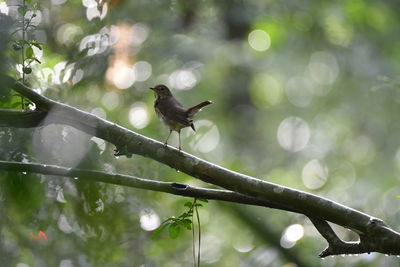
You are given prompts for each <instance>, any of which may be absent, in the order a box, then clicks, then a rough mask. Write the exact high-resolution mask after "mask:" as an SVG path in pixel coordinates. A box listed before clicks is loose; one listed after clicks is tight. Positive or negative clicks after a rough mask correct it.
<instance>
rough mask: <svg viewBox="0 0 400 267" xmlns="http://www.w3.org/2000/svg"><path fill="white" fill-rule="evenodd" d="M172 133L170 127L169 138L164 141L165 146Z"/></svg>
mask: <svg viewBox="0 0 400 267" xmlns="http://www.w3.org/2000/svg"><path fill="white" fill-rule="evenodd" d="M171 133H172V130H171V129H170V130H169V135H168V136H167V139H166V140H165V142H164V146H166V145H167V144H168V139H169V137H170V136H171Z"/></svg>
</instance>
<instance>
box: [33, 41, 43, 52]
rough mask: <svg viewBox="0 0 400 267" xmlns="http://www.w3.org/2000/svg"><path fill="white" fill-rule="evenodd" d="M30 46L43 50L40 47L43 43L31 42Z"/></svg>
mask: <svg viewBox="0 0 400 267" xmlns="http://www.w3.org/2000/svg"><path fill="white" fill-rule="evenodd" d="M30 44H31V45H33V46H35V47H37V48H38V49H39V50H42V49H43V47H42V46H43V43H39V42H36V41H31V42H30Z"/></svg>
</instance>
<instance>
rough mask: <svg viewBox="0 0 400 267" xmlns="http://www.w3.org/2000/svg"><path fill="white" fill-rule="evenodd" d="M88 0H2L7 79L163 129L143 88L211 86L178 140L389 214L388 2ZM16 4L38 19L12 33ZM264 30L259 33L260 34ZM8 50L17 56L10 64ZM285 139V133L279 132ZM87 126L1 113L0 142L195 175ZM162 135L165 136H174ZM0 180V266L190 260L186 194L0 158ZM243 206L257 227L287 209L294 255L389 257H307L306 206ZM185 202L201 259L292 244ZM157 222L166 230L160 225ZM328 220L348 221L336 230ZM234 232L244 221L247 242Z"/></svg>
mask: <svg viewBox="0 0 400 267" xmlns="http://www.w3.org/2000/svg"><path fill="white" fill-rule="evenodd" d="M89 2H90V1H83V2H80V1H66V2H65V1H51V2H41V5H42V6H41V8H40V10H39V9H38V6H36V1H34V0H32V1H27V3H29V4H30V7H31V9H33V10H36V11H35V12H31V11H29V10H28V9H27V8H25V7H22V6H21V5H20V4H21V3H22V1H19V2H18V3H17V6H13V5H9V6H7V7H8V8H9V10H8V15H5V14H2V13H4V12H5V11H3V10H5V9H4V7H3V6H4V4H3V3H6V2H1V4H2V6H1V8H0V10H1V12H0V33H1V36H2V38H1V39H0V71H1V72H5V73H7V74H11V73H12V74H13V75H14V76H15V77H17V78H18V77H19V76H20V75H21V71H23V72H25V73H26V74H28V73H29V74H30V75H29V77H28V79H27V82H28V83H29V84H30V85H31V86H32V87H33V88H35V89H37V90H39V91H40V92H41V93H43V94H45V95H47V96H49V97H51V98H53V99H55V100H58V101H61V102H66V103H68V104H71V105H74V106H76V107H78V108H80V109H83V110H87V111H89V112H92V113H94V114H96V115H98V116H101V117H104V118H106V119H107V120H110V121H112V122H115V123H117V124H120V125H122V126H124V127H127V128H129V129H133V130H135V131H137V132H138V133H140V134H143V135H146V136H149V137H151V138H155V139H157V140H163V139H164V138H165V137H166V136H165V135H166V133H167V132H166V130H165V128H163V126H162V124H161V123H160V122H159V121H158V119H157V117H156V116H155V114H154V111H153V108H152V106H153V101H154V96H153V94H152V93H151V92H149V90H148V88H149V87H151V86H154V85H155V84H158V83H166V84H168V85H170V87H171V88H172V90H173V93H174V94H175V96H176V97H177V98H178V99H179V100H181V102H183V104H184V105H185V106H190V105H194V104H196V103H197V102H200V101H203V100H208V99H210V100H212V101H213V102H214V103H215V104H213V105H212V107H211V106H210V108H209V109H204V111H202V113H200V114H199V115H198V116H197V117H196V118H195V122H194V123H195V125H199V126H200V129H199V131H198V132H197V133H192V132H190V131H189V130H188V131H186V130H184V131H183V133H182V142H183V147H184V148H185V150H187V151H188V152H190V153H193V154H195V155H198V156H199V157H201V158H205V159H207V160H210V161H212V162H215V163H218V164H221V165H222V166H224V167H227V168H230V169H233V170H238V171H240V172H243V173H248V174H250V175H254V176H256V177H259V178H262V179H265V180H268V181H271V182H276V183H280V184H283V185H287V186H291V187H294V188H299V189H302V190H309V191H312V192H314V193H317V194H319V195H321V196H325V197H328V198H331V199H332V200H335V201H338V202H340V203H343V204H346V205H350V206H352V207H354V208H358V209H361V210H363V211H365V212H368V213H371V215H375V216H377V217H380V218H382V219H384V220H385V221H386V222H387V223H388V224H389V225H391V226H394V227H395V226H396V225H398V221H399V219H400V209H399V208H396V207H398V206H399V205H398V195H399V192H400V188H399V186H398V179H399V175H400V156H399V155H400V152H399V151H400V148H399V147H400V143H399V141H398V133H399V131H400V123H399V120H398V116H397V114H398V113H399V103H400V94H399V89H400V86H399V79H398V77H399V71H400V52H399V49H398V47H399V44H400V32H399V31H400V29H399V27H396V25H399V23H400V16H399V14H398V12H396V11H397V10H400V5H399V3H397V2H376V3H375V2H365V1H361V0H354V1H346V2H343V3H342V2H321V1H300V2H296V1H292V2H287V1H286V2H279V1H247V2H246V1H242V0H235V1H225V0H224V1H206V2H197V3H195V5H192V4H194V3H192V4H189V2H187V1H172V2H169V1H147V2H146V1H108V3H111V4H112V5H109V6H107V4H105V2H102V3H99V1H91V2H90V3H89ZM6 5H8V2H7V3H6ZM106 7H108V8H107V9H106ZM103 10H106V11H103ZM21 16H25V20H27V19H29V20H31V21H33V22H35V24H32V25H31V26H32V27H29V31H28V32H29V33H28V34H27V39H26V40H25V41H21V33H20V24H21V23H20V22H21V21H20V20H21ZM38 21H39V22H38ZM254 30H261V31H263V32H265V33H267V35H266V34H263V33H262V32H259V33H262V34H261V35H259V36H258V37H257V38H255V39H254V40H253V41H254V43H252V45H253V46H252V45H251V44H250V42H249V41H250V40H249V34H250V33H251V32H253V31H254ZM13 32H14V33H13ZM121 33H123V34H121ZM263 36H264V37H265V36H269V38H270V46H269V47H268V46H266V45H265V42H266V40H264V39H263V38H264V37H263ZM254 45H255V46H254ZM254 47H256V48H257V47H258V48H262V49H261V50H262V51H256V50H254ZM22 49H24V50H22ZM263 49H265V50H263ZM21 52H24V55H25V57H26V60H27V66H26V68H24V69H20V70H18V71H16V70H15V68H16V66H18V64H21V61H20V60H21V59H20V55H21ZM138 62H141V63H140V64H137V63H138ZM143 66H144V67H143ZM17 69H18V67H17ZM116 81H117V83H116ZM118 82H119V83H118ZM116 84H120V85H121V84H122V85H126V84H128V85H129V86H127V88H126V89H119V88H118V87H117V86H116ZM173 85H175V86H173ZM176 85H178V86H176ZM182 88H183V89H184V90H178V89H182ZM23 102H24V103H23V104H24V106H23V105H22V101H21V98H20V96H19V95H17V94H15V92H13V91H12V90H8V89H7V88H4V89H2V90H0V107H1V108H11V109H22V108H27V107H28V106H29V102H27V101H26V100H25V101H23ZM133 111H134V112H133ZM130 114H131V115H130ZM132 114H134V116H133V115H132ZM138 119H139V120H138ZM287 119H289V120H287ZM138 121H139V122H140V123H138ZM200 121H201V122H200ZM288 121H289V122H292V123H289V124H285V123H284V122H288ZM132 122H134V123H132ZM296 122H301V124H299V123H297V124H296ZM196 123H197V124H196ZM138 125H139V126H140V127H142V128H140V127H137V126H138ZM207 125H213V126H212V127H208V126H207ZM300 126H301V127H300ZM52 127H53V128H52ZM207 127H208V128H207ZM211 129H214V130H213V132H211ZM278 129H281V131H278ZM282 129H283V130H282ZM304 129H306V130H304ZM305 132H307V134H308V135H307V136H308V138H304V136H302V134H303V135H305ZM215 133H218V135H219V136H220V137H219V138H218V139H216V137H215ZM279 134H280V135H279ZM307 136H306V137H307ZM282 138H283V140H284V141H285V142H283V143H282V142H281V143H280V142H278V140H280V141H282ZM89 140H90V137H88V136H83V137H82V136H81V135H80V134H78V133H77V132H71V129H69V128H68V127H65V126H60V127H58V126H57V127H54V125H52V126H46V127H40V128H37V129H6V128H1V129H0V144H1V145H0V155H1V158H2V159H5V160H17V161H39V162H42V163H51V162H53V163H56V164H60V165H65V166H70V165H71V166H76V165H79V167H81V168H88V169H100V170H106V171H109V172H120V173H129V174H131V175H137V176H142V177H146V178H152V179H158V180H164V181H177V182H185V183H187V182H190V183H193V184H195V185H198V184H199V183H200V182H199V181H197V180H194V179H193V178H190V177H188V176H186V175H184V174H182V173H177V172H176V171H175V170H173V169H171V168H169V167H168V166H164V165H160V164H158V163H156V162H152V161H149V160H148V159H146V158H142V157H138V156H132V157H131V158H129V159H127V158H126V157H122V156H121V157H118V158H117V159H116V158H115V157H114V155H113V154H114V151H113V150H114V149H115V148H114V147H113V146H111V145H109V144H101V146H102V148H101V149H100V143H96V144H94V143H92V142H91V141H89ZM215 140H218V143H217V145H215V146H212V145H211V144H213V142H215ZM305 141H306V142H305ZM171 142H172V145H175V144H176V143H177V137H176V136H174V135H173V136H172V137H171ZM174 142H175V143H174ZM302 142H303V143H302ZM304 142H305V143H304ZM89 144H90V145H89ZM198 144H201V146H202V147H201V148H199V145H198ZM282 144H285V145H284V146H282ZM300 144H301V146H299V145H300ZM297 147H301V148H302V149H300V150H298V151H295V150H294V149H293V148H297ZM207 148H211V149H209V150H208V149H207ZM118 149H120V151H121V152H124V148H123V147H122V148H121V147H120V148H118ZM202 151H209V152H207V153H203V152H202ZM310 162H313V163H315V162H317V163H318V164H309V163H310ZM72 163H74V164H72ZM306 166H307V168H306ZM320 173H323V178H324V180H323V182H324V183H323V185H321V186H320V187H315V188H314V187H313V188H309V187H307V185H310V184H315V182H318V181H320V178H321V175H319V174H320ZM0 180H1V181H0V182H1V187H0V201H1V206H0V210H1V211H2V212H3V214H6V216H4V220H2V222H1V223H0V226H1V229H2V231H1V234H2V239H1V240H2V241H1V242H0V257H1V258H4V259H7V262H6V263H5V264H6V265H10V266H13V265H16V264H18V263H20V262H23V263H25V264H28V265H32V266H33V265H35V263H37V262H46V263H48V265H47V266H56V265H57V266H58V265H61V263H60V262H64V261H65V260H67V261H70V262H71V264H75V265H77V266H78V265H79V264H81V265H85V264H86V263H87V264H89V265H93V266H117V265H118V266H123V265H127V266H131V265H135V266H140V265H146V266H170V265H177V264H178V265H182V266H187V265H190V264H191V261H190V260H188V259H189V258H190V255H191V249H190V246H189V244H190V243H191V239H190V238H189V234H187V232H188V231H184V230H185V229H188V230H189V229H190V227H192V222H191V216H190V215H191V213H190V212H189V211H190V205H191V204H190V202H188V203H187V204H186V206H185V204H184V202H186V200H182V199H180V198H176V197H172V196H169V195H164V194H159V193H153V192H141V191H138V190H128V189H125V188H121V187H117V186H110V185H104V184H98V183H94V182H87V181H86V182H84V181H81V180H80V179H79V178H78V179H71V180H70V179H61V180H60V179H59V178H55V177H51V176H47V177H44V176H36V175H31V174H23V173H20V174H9V173H2V175H1V179H0ZM305 181H307V182H305ZM201 185H202V184H201ZM182 207H183V209H184V211H182ZM147 209H151V210H153V211H154V213H155V214H156V215H155V217H156V218H167V219H166V220H165V221H164V222H161V223H160V222H159V221H158V222H157V221H155V222H153V223H154V225H151V226H152V229H156V228H157V226H159V227H158V229H157V230H154V232H153V233H152V234H150V233H149V232H148V231H149V230H144V229H148V228H145V227H143V226H142V225H141V223H143V222H141V221H140V217H141V216H140V214H141V212H143V211H144V210H147ZM247 209H248V210H249V211H250V212H252V214H253V215H251V214H249V218H253V219H254V221H255V222H258V223H259V224H258V227H261V226H264V227H265V228H266V229H264V232H271V233H275V234H276V236H278V237H279V235H281V236H283V234H284V231H285V229H286V228H287V227H288V226H290V225H292V224H295V223H296V224H301V225H303V226H304V229H305V233H304V235H305V236H304V238H303V239H301V240H299V243H298V244H297V245H294V247H293V248H290V249H288V250H289V251H290V252H293V253H294V254H297V255H299V256H300V257H301V258H302V259H303V260H304V261H306V262H307V263H308V265H309V266H323V265H330V266H344V265H345V266H377V265H382V264H386V265H387V266H391V264H392V265H394V264H396V263H395V262H394V261H393V260H392V259H391V258H388V257H381V256H379V255H376V254H373V255H366V256H360V257H357V258H356V257H351V258H349V257H346V258H332V259H331V258H330V259H327V260H325V261H324V262H323V263H321V262H320V261H319V260H317V258H316V257H317V256H316V255H317V253H318V251H319V250H320V249H321V248H322V247H323V246H324V244H323V241H322V240H321V238H320V237H318V236H317V237H316V236H315V235H314V232H313V230H312V227H311V226H310V225H309V222H308V221H307V220H306V219H305V218H303V217H299V216H296V215H292V214H288V213H285V212H278V211H274V210H264V209H259V208H254V209H253V208H248V207H247ZM171 214H174V215H175V216H176V217H171ZM168 216H170V217H168ZM200 216H201V218H202V226H203V225H204V227H203V234H204V237H205V238H204V240H205V245H204V248H205V250H204V251H203V254H204V256H202V259H203V260H204V265H208V266H238V265H240V264H242V265H246V263H249V264H248V265H249V266H250V265H251V266H265V265H267V264H268V262H269V263H270V265H274V264H275V265H284V264H290V263H292V262H293V260H292V259H295V258H296V257H288V256H282V255H285V253H282V254H278V253H277V251H279V250H280V249H282V248H279V247H277V246H276V245H275V246H273V245H270V244H276V243H278V241H276V240H277V237H274V238H272V235H271V236H270V235H266V236H263V237H262V238H259V237H258V235H257V234H254V233H255V231H256V229H255V228H254V226H252V225H251V224H250V223H241V222H240V220H239V219H238V217H237V214H236V213H235V212H232V211H229V210H226V209H222V208H221V207H220V206H218V205H215V204H214V203H210V204H209V205H207V206H206V207H205V208H202V209H200ZM266 222H268V223H266ZM147 223H149V222H147ZM149 225H150V224H149ZM149 225H147V226H149ZM167 230H168V235H169V236H170V237H172V238H174V239H171V238H168V237H167V234H165V235H162V232H164V231H167ZM259 230H260V232H262V229H259ZM266 230H268V231H266ZM39 231H43V232H44V233H46V235H47V236H48V243H47V245H46V246H47V249H46V248H40V247H38V246H34V245H32V243H30V242H32V240H30V241H29V233H35V234H36V233H39ZM246 231H249V232H246ZM257 231H258V230H257ZM339 232H340V234H342V236H344V237H348V236H349V233H348V231H347V230H344V229H343V230H339ZM239 233H240V234H239ZM244 233H246V234H244ZM150 236H152V238H153V239H151V238H150ZM238 236H246V237H248V238H246V240H247V241H246V242H247V243H246V244H245V242H243V239H245V238H239V237H238ZM250 237H251V238H250ZM268 238H269V240H270V241H271V240H272V239H273V240H272V241H274V242H267V241H266V240H264V239H268ZM207 240H208V241H207ZM241 241H242V242H241ZM50 248H51V249H50ZM260 259H261V260H260ZM82 262H84V263H82ZM65 264H66V263H65ZM296 264H298V262H296Z"/></svg>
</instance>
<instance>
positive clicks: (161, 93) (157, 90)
mask: <svg viewBox="0 0 400 267" xmlns="http://www.w3.org/2000/svg"><path fill="white" fill-rule="evenodd" d="M150 89H151V90H153V91H154V94H155V96H156V98H157V99H163V98H167V97H170V96H172V94H171V91H170V90H169V89H168V87H167V86H165V85H163V84H159V85H156V86H155V87H150Z"/></svg>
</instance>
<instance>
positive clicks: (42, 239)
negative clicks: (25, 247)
mask: <svg viewBox="0 0 400 267" xmlns="http://www.w3.org/2000/svg"><path fill="white" fill-rule="evenodd" d="M29 238H30V239H32V240H35V241H39V242H47V241H48V239H47V235H46V233H45V232H43V231H39V232H38V234H37V235H35V234H34V233H30V234H29Z"/></svg>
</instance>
